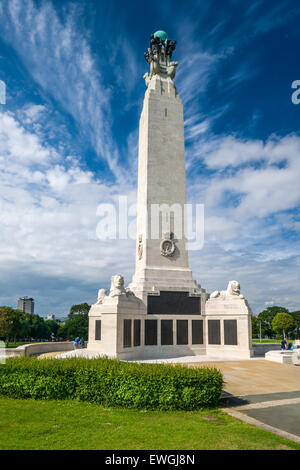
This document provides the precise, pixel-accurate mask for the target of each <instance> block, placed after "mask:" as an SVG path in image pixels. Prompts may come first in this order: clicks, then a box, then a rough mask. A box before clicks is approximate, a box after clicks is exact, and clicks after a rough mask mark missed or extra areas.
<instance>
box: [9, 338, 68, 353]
mask: <svg viewBox="0 0 300 470" xmlns="http://www.w3.org/2000/svg"><path fill="white" fill-rule="evenodd" d="M17 349H23V350H24V356H35V355H37V354H43V353H47V352H54V351H72V350H73V349H74V345H73V341H59V342H49V343H33V344H24V345H23V346H19V347H18V348H17Z"/></svg>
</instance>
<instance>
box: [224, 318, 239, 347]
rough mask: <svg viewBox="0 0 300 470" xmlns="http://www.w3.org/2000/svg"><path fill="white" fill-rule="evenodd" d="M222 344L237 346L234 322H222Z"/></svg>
mask: <svg viewBox="0 0 300 470" xmlns="http://www.w3.org/2000/svg"><path fill="white" fill-rule="evenodd" d="M224 344H231V345H237V344H238V342H237V321H236V320H224Z"/></svg>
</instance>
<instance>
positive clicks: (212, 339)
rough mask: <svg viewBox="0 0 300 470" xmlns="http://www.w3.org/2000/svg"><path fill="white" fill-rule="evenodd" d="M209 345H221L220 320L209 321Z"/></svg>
mask: <svg viewBox="0 0 300 470" xmlns="http://www.w3.org/2000/svg"><path fill="white" fill-rule="evenodd" d="M207 324H208V344H221V332H220V320H208V322H207Z"/></svg>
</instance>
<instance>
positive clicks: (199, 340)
mask: <svg viewBox="0 0 300 470" xmlns="http://www.w3.org/2000/svg"><path fill="white" fill-rule="evenodd" d="M192 344H203V320H192Z"/></svg>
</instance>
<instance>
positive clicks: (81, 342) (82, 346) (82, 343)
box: [80, 338, 84, 349]
mask: <svg viewBox="0 0 300 470" xmlns="http://www.w3.org/2000/svg"><path fill="white" fill-rule="evenodd" d="M80 347H81V349H83V348H84V338H81V339H80Z"/></svg>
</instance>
